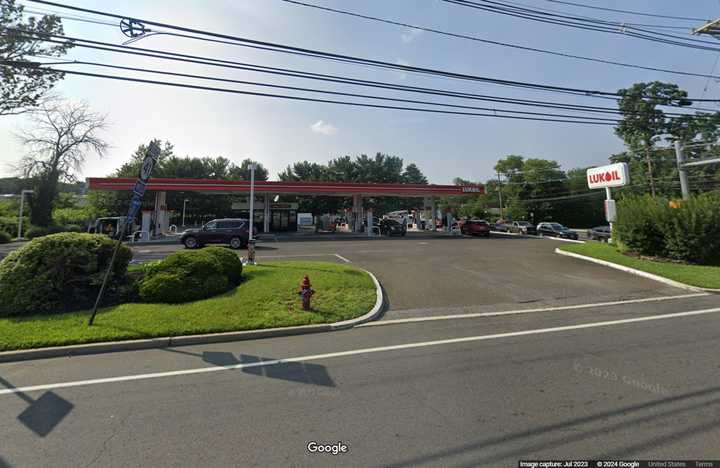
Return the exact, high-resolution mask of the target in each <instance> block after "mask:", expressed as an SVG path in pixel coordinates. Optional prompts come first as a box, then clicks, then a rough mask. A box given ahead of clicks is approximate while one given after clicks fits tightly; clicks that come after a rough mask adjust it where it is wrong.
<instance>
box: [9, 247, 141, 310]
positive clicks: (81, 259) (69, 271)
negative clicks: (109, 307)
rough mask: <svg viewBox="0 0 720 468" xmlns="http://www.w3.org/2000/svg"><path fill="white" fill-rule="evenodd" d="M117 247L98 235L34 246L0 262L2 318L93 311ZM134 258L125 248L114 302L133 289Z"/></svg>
mask: <svg viewBox="0 0 720 468" xmlns="http://www.w3.org/2000/svg"><path fill="white" fill-rule="evenodd" d="M114 247H115V243H114V242H113V241H112V240H111V239H109V238H107V237H106V236H102V235H96V234H79V233H62V234H53V235H47V236H44V237H41V238H37V239H34V240H32V241H30V242H28V243H27V244H26V245H24V246H23V247H21V248H20V249H18V250H16V251H14V252H12V253H11V254H10V255H8V256H7V257H6V258H5V259H3V261H2V262H0V316H10V315H25V314H34V313H57V312H64V311H68V310H73V309H79V308H84V307H89V306H91V305H92V304H93V302H94V301H95V298H96V296H97V293H98V290H99V289H100V284H101V283H102V280H103V276H104V274H105V270H106V269H107V266H108V263H109V262H110V258H111V257H112V253H113V249H114ZM131 258H132V252H131V251H130V249H129V248H128V247H125V246H123V247H121V249H120V251H119V252H118V255H117V258H116V260H115V265H114V267H113V271H112V274H111V275H110V281H109V282H108V289H107V290H108V296H109V297H114V296H117V295H118V294H119V293H118V291H119V290H120V289H122V288H123V287H125V286H126V285H127V278H126V272H127V266H128V263H129V262H130V259H131Z"/></svg>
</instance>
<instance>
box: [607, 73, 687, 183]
mask: <svg viewBox="0 0 720 468" xmlns="http://www.w3.org/2000/svg"><path fill="white" fill-rule="evenodd" d="M618 94H619V95H620V99H619V100H618V107H619V109H620V113H621V114H622V116H623V118H622V120H621V121H620V122H619V123H618V125H617V127H615V134H616V135H617V136H619V137H620V138H622V139H623V141H625V144H626V145H627V146H628V148H629V149H630V152H631V153H630V154H631V156H632V157H633V159H634V160H635V161H637V160H638V159H644V161H645V164H646V166H647V180H648V183H649V185H650V193H651V194H652V196H653V197H654V196H655V195H656V185H655V174H654V171H653V149H654V147H655V144H656V143H657V142H658V141H659V140H660V138H661V137H662V136H663V135H666V134H668V133H669V132H670V131H672V130H674V131H676V132H677V131H678V130H679V129H680V127H678V125H674V126H673V125H672V124H670V123H669V122H668V120H667V118H666V116H665V113H664V112H663V111H662V109H660V108H659V106H669V105H672V106H689V105H690V104H692V101H690V100H688V98H687V93H686V92H685V91H683V90H681V89H680V88H679V87H678V86H677V85H676V84H672V83H662V82H659V81H653V82H652V83H635V84H634V85H632V86H631V87H630V88H627V89H621V90H619V91H618Z"/></svg>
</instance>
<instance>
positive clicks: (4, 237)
mask: <svg viewBox="0 0 720 468" xmlns="http://www.w3.org/2000/svg"><path fill="white" fill-rule="evenodd" d="M11 240H12V237H10V234H8V233H7V232H5V231H0V244H7V243H9V242H10V241H11Z"/></svg>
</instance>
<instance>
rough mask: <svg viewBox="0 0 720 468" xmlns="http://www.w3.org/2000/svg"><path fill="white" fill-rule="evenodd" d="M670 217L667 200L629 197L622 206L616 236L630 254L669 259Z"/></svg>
mask: <svg viewBox="0 0 720 468" xmlns="http://www.w3.org/2000/svg"><path fill="white" fill-rule="evenodd" d="M669 216H670V208H669V206H668V202H667V200H665V199H663V198H652V197H650V196H649V195H645V196H636V195H631V196H625V197H623V198H622V200H620V201H619V202H618V207H617V221H616V223H615V226H614V230H615V234H616V235H617V238H618V240H619V241H620V242H622V243H623V244H624V245H625V246H626V247H627V248H628V249H629V250H631V251H634V252H637V253H639V254H642V255H649V256H661V257H663V256H665V255H667V249H666V246H665V237H664V229H665V225H666V223H667V220H668V217H669Z"/></svg>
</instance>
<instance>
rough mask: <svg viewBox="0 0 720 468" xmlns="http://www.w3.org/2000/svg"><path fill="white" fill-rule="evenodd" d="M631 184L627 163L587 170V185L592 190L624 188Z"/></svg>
mask: <svg viewBox="0 0 720 468" xmlns="http://www.w3.org/2000/svg"><path fill="white" fill-rule="evenodd" d="M628 182H630V176H629V171H628V165H627V163H617V164H610V165H608V166H600V167H593V168H591V169H588V170H587V183H588V187H589V188H591V189H597V188H607V187H622V186H623V185H627V184H628Z"/></svg>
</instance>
